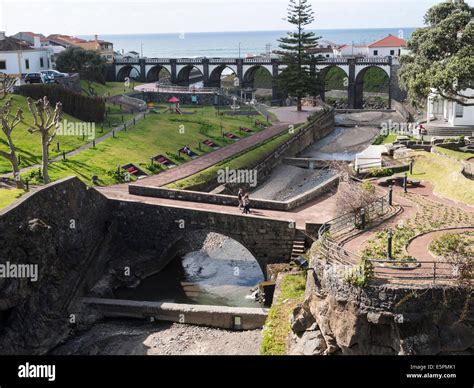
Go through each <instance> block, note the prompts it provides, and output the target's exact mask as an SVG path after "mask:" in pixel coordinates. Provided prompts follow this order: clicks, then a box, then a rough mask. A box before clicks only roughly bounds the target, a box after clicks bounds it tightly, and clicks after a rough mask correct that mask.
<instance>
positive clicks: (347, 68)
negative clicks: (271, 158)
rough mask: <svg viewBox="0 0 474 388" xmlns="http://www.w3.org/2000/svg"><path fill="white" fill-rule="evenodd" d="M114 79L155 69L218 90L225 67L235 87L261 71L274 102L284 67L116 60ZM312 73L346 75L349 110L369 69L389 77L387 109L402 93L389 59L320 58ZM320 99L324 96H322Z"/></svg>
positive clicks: (249, 83)
mask: <svg viewBox="0 0 474 388" xmlns="http://www.w3.org/2000/svg"><path fill="white" fill-rule="evenodd" d="M113 66H114V67H115V73H114V74H115V80H116V81H123V80H124V79H125V78H126V77H130V78H134V77H133V74H137V79H138V80H139V81H141V82H147V81H151V82H153V81H154V80H155V78H156V71H158V70H157V69H158V68H164V69H166V70H168V72H169V73H170V81H171V83H172V84H175V85H180V86H189V84H190V83H191V82H190V77H191V76H192V74H193V69H195V70H194V79H193V80H194V81H202V82H203V84H204V86H206V87H219V86H220V77H221V74H222V72H223V71H224V69H226V68H229V69H230V70H232V71H233V72H234V74H236V76H237V78H238V80H239V86H241V87H242V88H249V87H250V88H251V87H253V86H254V83H253V81H254V78H253V77H254V76H255V72H256V71H257V69H259V68H265V69H266V70H267V71H268V72H270V74H271V76H272V100H273V102H274V103H278V102H280V101H281V100H283V99H284V97H285V96H283V95H282V93H281V92H280V91H279V90H278V85H277V78H278V75H279V74H280V73H281V72H282V71H283V70H284V65H283V64H281V63H280V62H279V60H278V59H255V58H249V59H236V58H202V59H194V58H139V59H123V60H116V61H115V63H114V64H113ZM310 67H311V71H313V72H315V73H316V72H323V73H324V72H327V71H328V70H329V69H330V68H333V67H337V68H339V69H341V70H342V71H344V72H345V73H346V75H347V89H348V105H349V108H351V109H360V108H361V107H362V105H363V89H362V90H361V84H363V81H361V80H363V76H364V75H365V73H366V71H367V69H369V68H373V67H376V68H379V69H382V70H383V71H385V73H386V74H387V76H388V78H389V85H390V87H389V107H391V99H392V98H395V99H397V100H398V101H402V100H403V99H404V97H405V94H404V93H403V92H402V91H401V90H400V88H399V85H398V79H397V77H396V69H397V68H398V65H397V64H394V63H393V59H392V58H391V57H385V58H382V57H372V58H370V57H368V58H324V59H318V60H315V62H314V63H312V64H311V66H310ZM323 97H324V96H323Z"/></svg>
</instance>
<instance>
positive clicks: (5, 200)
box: [0, 189, 25, 210]
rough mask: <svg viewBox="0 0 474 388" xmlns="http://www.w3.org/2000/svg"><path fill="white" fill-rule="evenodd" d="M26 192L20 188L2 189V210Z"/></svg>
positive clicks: (0, 203)
mask: <svg viewBox="0 0 474 388" xmlns="http://www.w3.org/2000/svg"><path fill="white" fill-rule="evenodd" d="M24 193H25V192H24V191H23V190H18V189H0V210H1V209H3V208H5V207H7V206H8V205H10V204H11V203H13V202H14V201H15V200H16V199H17V198H19V197H21V196H22V195H23V194H24Z"/></svg>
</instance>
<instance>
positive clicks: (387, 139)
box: [372, 133, 397, 145]
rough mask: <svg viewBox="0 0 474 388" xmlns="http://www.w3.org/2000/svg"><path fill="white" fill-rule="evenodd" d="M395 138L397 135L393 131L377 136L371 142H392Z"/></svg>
mask: <svg viewBox="0 0 474 388" xmlns="http://www.w3.org/2000/svg"><path fill="white" fill-rule="evenodd" d="M396 140H397V135H396V134H394V133H389V134H388V135H380V136H377V138H376V139H375V141H374V142H373V143H372V144H373V145H381V144H392V143H393V142H395V141H396Z"/></svg>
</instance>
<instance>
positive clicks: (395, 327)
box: [289, 261, 474, 355]
mask: <svg viewBox="0 0 474 388" xmlns="http://www.w3.org/2000/svg"><path fill="white" fill-rule="evenodd" d="M314 268H315V270H314V271H310V272H309V274H308V283H307V290H306V299H305V302H304V305H302V306H300V307H299V308H298V309H296V310H295V312H294V316H293V321H292V322H293V325H292V327H293V329H294V330H293V333H292V335H291V338H290V339H289V349H290V354H324V355H327V354H344V355H346V354H347V355H438V354H474V329H473V322H474V319H473V318H474V317H473V313H472V309H471V307H472V306H471V303H470V291H469V290H465V289H459V288H456V287H454V286H453V287H430V286H429V285H427V286H426V287H420V286H418V287H407V286H395V285H388V284H375V285H371V286H370V287H368V288H367V289H364V290H363V289H360V288H355V287H352V286H349V285H347V284H345V283H344V282H343V281H342V279H341V278H340V275H337V274H335V272H334V271H332V270H331V267H330V266H329V265H327V264H323V263H322V262H320V261H319V262H318V261H316V262H315V265H314ZM309 314H310V315H311V317H309ZM313 320H314V324H311V322H312V321H313Z"/></svg>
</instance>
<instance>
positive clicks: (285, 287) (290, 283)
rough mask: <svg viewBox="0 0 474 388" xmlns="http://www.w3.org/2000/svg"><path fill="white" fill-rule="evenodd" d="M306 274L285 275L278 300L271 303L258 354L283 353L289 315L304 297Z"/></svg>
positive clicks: (286, 338) (288, 326)
mask: <svg viewBox="0 0 474 388" xmlns="http://www.w3.org/2000/svg"><path fill="white" fill-rule="evenodd" d="M305 289H306V275H305V274H296V275H285V277H284V278H283V280H282V282H281V290H280V292H281V293H280V295H279V297H278V300H277V301H276V302H275V303H274V304H273V305H272V307H271V309H270V311H269V313H268V317H267V320H266V322H265V327H264V329H263V339H262V344H261V347H260V354H262V355H266V356H275V355H284V354H285V353H286V344H287V341H288V335H289V333H290V330H291V326H290V316H291V313H292V311H293V309H294V308H295V307H296V305H297V304H298V303H301V302H302V301H303V299H304V292H305Z"/></svg>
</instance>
